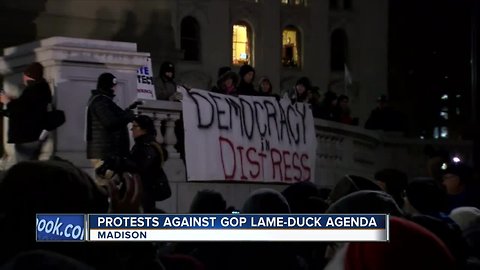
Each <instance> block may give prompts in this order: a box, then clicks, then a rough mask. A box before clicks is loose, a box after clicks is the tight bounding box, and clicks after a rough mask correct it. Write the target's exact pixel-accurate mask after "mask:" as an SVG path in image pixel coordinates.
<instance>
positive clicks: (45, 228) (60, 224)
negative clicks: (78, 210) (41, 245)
mask: <svg viewBox="0 0 480 270" xmlns="http://www.w3.org/2000/svg"><path fill="white" fill-rule="evenodd" d="M85 222H86V219H85V215H82V214H80V215H72V214H37V225H36V232H37V234H36V240H37V241H85V238H86V237H85V231H86V230H85V227H86V226H85Z"/></svg>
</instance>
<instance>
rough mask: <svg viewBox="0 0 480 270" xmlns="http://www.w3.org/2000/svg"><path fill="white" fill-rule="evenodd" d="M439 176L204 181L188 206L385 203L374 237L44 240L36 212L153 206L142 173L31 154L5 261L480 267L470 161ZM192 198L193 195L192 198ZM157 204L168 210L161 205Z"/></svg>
mask: <svg viewBox="0 0 480 270" xmlns="http://www.w3.org/2000/svg"><path fill="white" fill-rule="evenodd" d="M439 170H440V171H441V174H439V176H440V178H439V179H437V178H434V177H425V178H418V179H417V178H416V179H408V177H407V175H406V174H405V173H403V172H401V171H398V170H395V169H384V170H380V171H378V172H377V173H376V174H375V175H372V176H371V177H370V178H365V177H361V176H356V175H345V176H344V177H343V178H342V179H339V181H338V182H337V184H336V185H335V186H333V187H332V188H322V189H320V188H319V187H318V186H316V185H315V184H314V183H311V182H298V183H295V184H292V185H289V186H285V187H283V188H281V189H276V190H274V189H270V188H259V189H256V190H253V191H252V193H251V194H250V195H249V196H248V198H246V200H245V201H244V202H243V205H239V206H238V208H235V207H232V206H230V204H229V203H228V198H225V197H224V196H223V195H222V194H221V193H220V192H218V191H215V190H210V189H206V190H201V191H199V192H198V193H197V194H196V195H195V197H194V198H190V199H191V200H192V203H191V207H190V210H189V212H190V213H194V214H221V213H231V212H232V211H234V210H235V211H239V212H240V213H249V214H262V213H263V214H273V213H278V214H281V213H294V214H297V213H318V214H321V213H329V214H334V213H339V214H342V213H343V214H346V213H386V214H390V215H391V218H390V241H389V242H385V243H369V242H342V243H337V242H288V243H286V242H285V243H283V242H276V243H271V242H138V243H132V242H127V243H116V242H110V243H109V242H106V243H103V242H102V243H99V242H86V243H45V242H43V243H42V242H35V241H34V239H35V230H33V229H32V228H34V227H35V221H34V218H32V217H34V215H35V213H145V212H151V209H149V211H145V209H144V207H143V204H142V201H143V200H144V198H142V196H143V195H142V194H143V193H142V192H141V191H140V189H142V181H141V180H140V178H138V177H136V176H128V177H126V178H125V181H126V183H127V185H126V189H127V190H126V191H125V192H123V193H120V192H119V191H118V187H117V186H116V185H115V184H109V189H103V188H101V187H100V186H98V185H97V184H96V182H95V180H94V179H92V178H91V177H90V176H89V175H88V174H86V173H85V172H84V171H83V170H81V169H79V168H77V167H75V166H74V165H73V164H71V163H70V162H68V161H66V160H62V159H59V158H53V159H51V160H48V161H24V162H20V163H18V164H16V165H14V166H13V167H11V168H10V169H9V170H8V171H7V172H6V175H5V176H4V178H3V179H2V182H1V185H0V212H1V216H0V226H1V230H0V240H1V241H0V245H2V252H1V253H0V259H1V260H0V262H1V263H2V265H4V267H3V268H1V269H26V268H22V267H25V266H27V265H31V264H32V263H35V264H37V265H40V266H43V268H41V267H40V268H29V269H152V270H153V269H239V270H240V269H241V270H243V269H371V270H377V269H378V270H380V269H382V270H383V269H402V270H403V269H446V270H447V269H480V210H479V207H480V204H479V199H480V194H479V192H478V189H477V188H476V187H475V185H474V181H473V177H474V176H473V171H472V169H471V168H470V167H469V166H468V165H467V164H465V163H463V162H462V161H458V160H457V161H452V162H447V163H444V164H442V166H441V168H439ZM184 199H187V198H184ZM155 212H156V213H165V211H163V210H162V209H156V211H155Z"/></svg>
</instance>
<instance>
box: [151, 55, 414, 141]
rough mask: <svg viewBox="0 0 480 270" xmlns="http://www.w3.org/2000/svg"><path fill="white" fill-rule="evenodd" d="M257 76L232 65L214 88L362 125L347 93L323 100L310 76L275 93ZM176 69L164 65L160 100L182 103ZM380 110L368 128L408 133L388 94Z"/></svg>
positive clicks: (224, 69) (252, 70) (247, 68)
mask: <svg viewBox="0 0 480 270" xmlns="http://www.w3.org/2000/svg"><path fill="white" fill-rule="evenodd" d="M256 77H257V74H256V70H255V68H253V67H252V66H250V65H248V64H244V65H242V66H241V67H240V68H239V71H238V73H237V72H235V71H233V70H232V68H231V67H229V66H223V67H220V68H219V69H218V72H217V80H216V83H215V84H214V85H213V87H212V88H211V89H210V90H211V91H212V92H214V93H219V94H224V95H232V96H238V95H244V96H272V97H276V98H277V99H279V98H281V97H285V98H289V99H291V101H292V102H305V103H308V104H310V107H311V109H312V113H313V117H315V118H319V119H324V120H329V121H335V122H339V123H343V124H347V125H358V124H359V119H358V118H357V117H354V116H352V112H351V109H350V98H349V97H348V96H347V95H345V94H337V93H335V92H333V91H332V90H331V89H328V90H327V91H326V92H325V93H324V94H323V97H322V94H321V93H320V88H319V87H317V86H314V85H313V84H312V82H311V80H310V79H309V78H308V77H300V78H299V79H298V80H297V81H296V83H295V85H294V86H293V87H292V88H289V89H286V90H279V91H275V89H273V85H272V82H271V81H270V79H269V78H268V76H262V77H260V78H259V79H258V84H255V80H256ZM176 85H177V83H176V80H175V66H174V64H173V63H172V62H168V61H167V62H164V63H163V64H162V65H161V68H160V74H159V76H158V79H157V83H156V92H157V99H161V100H171V101H172V100H176V101H180V100H181V96H180V95H179V94H178V92H176V91H174V89H175V88H176ZM377 103H378V107H377V108H375V109H374V110H372V112H371V114H370V116H369V118H368V119H367V120H366V122H365V125H364V127H365V128H366V129H371V130H384V131H394V132H395V131H397V132H404V131H405V128H406V127H405V119H403V117H402V115H401V114H400V113H399V112H398V111H396V110H395V109H393V108H392V107H391V106H390V104H389V103H388V98H387V96H386V95H381V96H380V97H378V100H377Z"/></svg>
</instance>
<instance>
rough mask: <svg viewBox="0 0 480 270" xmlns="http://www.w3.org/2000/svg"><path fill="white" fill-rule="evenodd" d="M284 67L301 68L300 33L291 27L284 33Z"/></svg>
mask: <svg viewBox="0 0 480 270" xmlns="http://www.w3.org/2000/svg"><path fill="white" fill-rule="evenodd" d="M282 47H283V49H282V65H283V66H284V67H299V66H300V51H299V48H300V31H298V30H297V29H296V28H295V27H293V26H289V27H287V28H285V29H284V30H283V33H282Z"/></svg>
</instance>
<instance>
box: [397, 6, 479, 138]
mask: <svg viewBox="0 0 480 270" xmlns="http://www.w3.org/2000/svg"><path fill="white" fill-rule="evenodd" d="M470 5H471V3H470V1H469V0H420V1H419V0H390V14H389V15H390V16H389V18H390V22H389V23H390V25H389V59H388V60H389V90H390V96H391V99H392V104H393V105H395V106H396V107H397V108H398V109H400V110H402V111H403V112H404V113H406V114H408V115H409V116H410V117H409V118H410V135H411V136H420V135H423V136H425V137H426V138H428V137H431V136H432V135H433V132H432V131H433V127H434V126H448V127H449V133H450V134H449V137H450V138H459V137H463V138H465V136H468V134H469V132H470V128H469V126H470V125H469V121H470V119H471V102H470V96H471V73H470V72H471V69H470V55H471V54H470V51H471V50H470V47H471V46H470V41H471V31H470V30H471V27H470V25H471V13H472V12H471V10H472V9H471V8H470ZM445 94H447V95H448V97H449V99H448V100H441V97H442V96H443V95H445ZM412 101H413V102H412ZM442 107H447V108H448V112H449V118H448V120H442V119H441V117H440V110H441V108H442ZM457 107H458V110H459V114H457ZM412 119H415V120H414V121H412Z"/></svg>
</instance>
